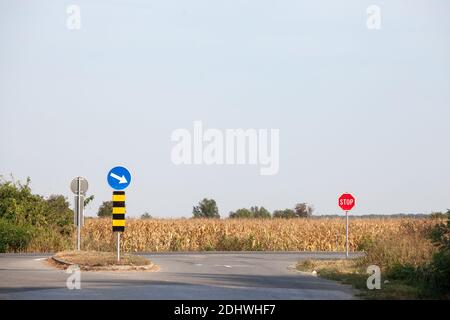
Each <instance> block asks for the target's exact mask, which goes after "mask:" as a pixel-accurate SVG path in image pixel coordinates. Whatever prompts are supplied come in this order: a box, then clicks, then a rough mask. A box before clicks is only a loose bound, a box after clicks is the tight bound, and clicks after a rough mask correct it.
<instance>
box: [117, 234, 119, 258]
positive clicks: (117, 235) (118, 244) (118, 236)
mask: <svg viewBox="0 0 450 320" xmlns="http://www.w3.org/2000/svg"><path fill="white" fill-rule="evenodd" d="M117 262H120V232H117Z"/></svg>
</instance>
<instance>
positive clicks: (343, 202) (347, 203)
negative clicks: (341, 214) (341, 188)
mask: <svg viewBox="0 0 450 320" xmlns="http://www.w3.org/2000/svg"><path fill="white" fill-rule="evenodd" d="M355 202H356V201H355V198H354V197H353V196H352V195H351V194H350V193H344V194H343V195H342V196H340V197H339V200H338V204H339V207H341V209H342V210H344V211H350V210H352V209H353V207H354V206H355Z"/></svg>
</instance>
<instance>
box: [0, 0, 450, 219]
mask: <svg viewBox="0 0 450 320" xmlns="http://www.w3.org/2000/svg"><path fill="white" fill-rule="evenodd" d="M70 4H77V5H79V6H80V8H81V19H82V22H81V30H77V31H71V30H68V29H67V28H66V19H67V14H66V7H67V6H68V5H70ZM371 4H377V5H378V6H380V8H381V18H382V20H381V30H378V31H370V30H368V29H367V27H366V8H367V7H368V6H369V5H371ZM449 119H450V2H448V1H446V0H440V1H438V0H423V1H406V0H402V1H364V0H355V1H332V0H330V1H321V0H318V1H274V0H272V1H267V0H264V1H261V0H258V1H257V0H245V1H244V0H241V1H235V0H227V1H222V0H221V1H210V0H203V1H188V0H184V1H181V0H179V1H170V0H169V1H158V2H157V1H144V0H134V1H131V0H130V1H118V0H116V1H106V0H103V1H100V0H89V1H17V0H0V150H1V153H0V174H2V175H8V174H10V173H12V174H13V175H14V176H15V177H16V178H19V179H25V178H26V177H27V176H30V177H31V179H32V187H33V190H34V191H35V192H38V193H41V194H44V195H49V194H52V193H58V194H64V195H66V196H68V197H69V199H70V202H72V194H71V192H70V190H69V183H70V181H71V179H72V178H73V177H75V176H78V175H81V176H84V177H86V178H87V179H88V180H89V182H90V189H89V192H88V193H89V194H94V195H95V196H96V201H95V202H94V203H93V204H92V205H91V206H90V207H89V208H88V210H87V211H88V214H90V215H93V214H95V212H96V210H97V208H98V205H99V204H100V203H101V201H104V200H110V198H111V189H110V188H109V186H108V185H107V183H106V174H107V173H108V171H109V169H110V168H111V167H113V166H115V165H124V166H126V167H128V168H129V169H130V171H131V172H132V174H133V181H132V185H131V186H130V187H129V188H128V189H127V207H128V209H127V210H128V215H132V216H138V215H140V214H142V213H143V212H144V211H149V212H150V213H151V214H152V215H155V216H160V217H169V216H171V217H178V216H190V215H191V211H192V206H193V205H194V204H195V203H197V202H198V201H199V200H201V199H202V198H203V197H212V198H214V199H216V201H217V203H218V205H219V210H220V213H221V215H222V216H227V215H228V212H229V211H230V210H234V209H237V208H241V207H249V206H251V205H262V206H264V207H266V208H267V209H269V210H271V211H272V210H274V209H279V208H286V207H293V206H294V205H295V203H296V202H303V201H305V202H309V203H312V204H313V205H314V206H315V208H316V212H317V213H322V214H334V213H339V212H340V210H339V209H338V207H337V198H338V196H339V194H340V193H342V192H351V193H353V194H354V195H355V196H356V197H357V206H356V207H355V209H354V211H353V212H354V213H355V214H366V213H398V212H431V211H435V210H444V209H446V208H448V207H450V184H449V182H450V125H449ZM194 120H201V121H203V124H204V126H205V127H206V128H219V129H226V128H268V129H270V128H278V129H280V171H279V173H278V175H275V176H260V175H259V167H256V166H251V165H247V166H175V165H174V164H172V162H171V159H170V151H171V147H172V146H173V143H172V142H171V140H170V135H171V133H172V131H173V130H174V129H177V128H187V129H190V130H192V125H193V121H194Z"/></svg>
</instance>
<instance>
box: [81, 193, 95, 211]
mask: <svg viewBox="0 0 450 320" xmlns="http://www.w3.org/2000/svg"><path fill="white" fill-rule="evenodd" d="M94 198H95V197H94V195H93V194H92V195H90V196H89V197H86V198H84V201H83V205H84V207H85V208H86V207H87V205H88V204H89V203H91V202H92V201H94Z"/></svg>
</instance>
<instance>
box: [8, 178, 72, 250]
mask: <svg viewBox="0 0 450 320" xmlns="http://www.w3.org/2000/svg"><path fill="white" fill-rule="evenodd" d="M72 219H73V211H72V210H71V209H70V208H69V203H68V202H67V200H66V199H65V198H64V196H62V195H52V196H50V197H48V198H44V197H42V196H40V195H37V194H33V193H32V192H31V188H30V179H27V181H26V183H25V184H22V183H21V182H20V181H18V182H15V181H6V180H4V179H3V178H2V177H0V252H17V251H35V252H49V251H54V250H60V249H65V248H70V247H71V244H72V236H73V229H74V228H73V226H72Z"/></svg>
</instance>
